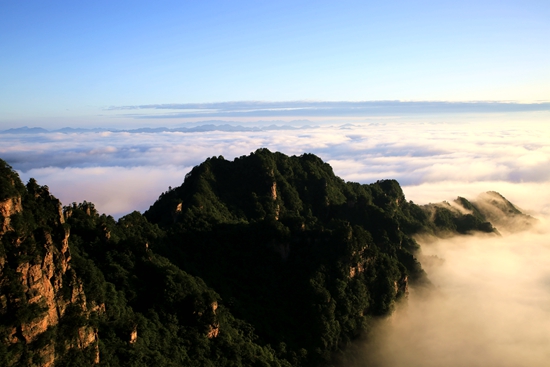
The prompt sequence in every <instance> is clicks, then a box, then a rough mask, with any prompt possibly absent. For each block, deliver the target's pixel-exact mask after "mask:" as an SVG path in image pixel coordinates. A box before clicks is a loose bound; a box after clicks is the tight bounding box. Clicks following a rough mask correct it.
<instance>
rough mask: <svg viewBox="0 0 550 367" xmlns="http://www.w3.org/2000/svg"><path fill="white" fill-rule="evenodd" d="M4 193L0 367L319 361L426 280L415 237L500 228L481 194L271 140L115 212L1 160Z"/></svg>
mask: <svg viewBox="0 0 550 367" xmlns="http://www.w3.org/2000/svg"><path fill="white" fill-rule="evenodd" d="M488 195H489V196H488V198H489V199H488V201H487V202H488V203H489V204H490V205H492V208H493V209H494V208H500V209H499V210H501V211H502V212H505V214H506V215H508V216H522V218H523V219H524V220H525V222H526V223H528V222H530V221H531V220H532V219H531V218H530V217H528V216H524V215H523V214H522V213H521V212H519V211H518V210H517V209H516V208H515V207H514V206H513V205H512V204H510V203H509V202H508V201H506V200H505V199H504V198H503V197H502V196H500V195H499V194H497V193H489V194H488ZM491 203H492V204H491ZM489 204H487V205H489ZM0 205H1V207H0V222H2V228H1V232H0V260H1V261H0V287H1V291H2V293H1V296H0V301H1V302H0V362H1V363H2V365H6V366H15V365H29V366H30V365H44V366H46V365H47V366H53V365H55V366H64V365H72V366H89V365H94V364H99V365H104V366H150V365H158V366H330V365H333V364H335V363H337V361H338V360H339V359H341V358H344V357H343V356H344V351H345V350H346V347H347V346H348V345H349V343H351V342H352V341H353V340H354V339H356V338H357V337H359V336H360V335H363V334H365V333H368V331H369V329H370V327H371V324H372V320H373V318H376V317H380V316H384V315H387V314H389V313H390V312H391V310H392V307H393V305H394V304H395V302H396V301H398V300H399V299H401V298H403V297H406V295H407V292H408V287H409V286H418V287H428V288H429V287H430V281H429V280H428V278H427V276H426V274H425V272H424V271H423V269H422V266H421V264H420V263H419V262H418V261H417V259H416V257H415V253H416V251H417V250H418V248H419V247H418V244H417V243H416V241H415V240H414V238H413V236H414V235H415V234H419V233H429V234H432V235H437V236H449V235H455V234H468V233H472V232H476V231H478V232H485V233H491V234H494V235H498V231H497V230H496V228H495V227H494V226H493V224H491V223H490V222H489V221H488V213H489V211H488V210H487V206H483V205H481V204H479V203H476V202H470V201H468V200H466V199H464V198H458V199H457V200H456V201H455V202H453V203H442V204H437V205H434V204H432V205H426V206H418V205H416V204H414V203H412V202H410V201H407V200H406V199H405V196H404V194H403V192H402V190H401V187H400V186H399V184H398V183H397V181H395V180H381V181H377V182H375V183H373V184H368V185H365V184H358V183H354V182H345V181H344V180H342V179H340V178H339V177H337V176H335V175H334V173H333V171H332V168H331V167H330V166H329V165H328V164H326V163H324V162H323V161H322V160H321V159H320V158H319V157H317V156H315V155H312V154H303V155H301V156H287V155H284V154H282V153H272V152H270V151H269V150H267V149H259V150H257V151H256V152H254V153H251V154H250V155H248V156H243V157H239V158H236V159H234V160H233V161H228V160H226V159H224V158H223V157H221V156H219V157H212V158H209V159H207V160H206V161H205V162H204V163H202V164H200V165H198V166H196V167H194V168H193V169H192V170H191V172H189V173H188V174H187V176H186V178H185V181H184V182H183V183H182V185H181V186H179V187H177V188H174V189H172V188H170V189H169V190H168V191H167V192H164V193H162V194H161V195H160V197H159V198H158V200H157V201H156V202H155V203H154V204H153V205H152V206H151V207H150V208H149V210H147V211H146V212H145V213H143V214H141V213H139V212H133V213H130V214H128V215H126V216H124V217H122V218H120V219H119V220H115V219H113V218H112V217H111V216H107V215H105V214H100V213H98V212H97V210H96V209H95V207H94V205H93V203H89V202H83V203H72V204H70V205H67V206H65V207H62V206H61V203H59V201H58V200H57V199H56V198H55V197H53V196H52V195H51V194H50V193H49V191H48V187H47V186H40V185H39V184H38V183H37V182H36V181H35V180H33V179H31V180H30V181H29V182H28V184H27V185H26V186H25V185H24V184H23V183H21V181H20V179H19V177H18V175H17V173H16V172H15V171H14V170H13V169H12V168H11V167H10V166H9V165H8V164H7V163H5V162H4V161H0ZM491 213H494V210H493V211H491Z"/></svg>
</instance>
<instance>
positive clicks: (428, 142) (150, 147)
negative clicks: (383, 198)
mask: <svg viewBox="0 0 550 367" xmlns="http://www.w3.org/2000/svg"><path fill="white" fill-rule="evenodd" d="M549 141H550V129H549V128H548V127H547V126H546V124H544V123H540V122H537V123H535V122H533V123H526V122H524V121H521V120H519V121H517V120H514V121H508V122H506V123H503V122H499V121H489V122H484V120H483V119H481V118H480V120H475V119H473V120H472V119H470V120H469V121H467V122H453V123H423V122H421V121H420V122H419V121H413V122H401V121H397V122H396V121H394V122H383V120H381V121H377V122H353V123H352V124H346V123H341V124H320V125H318V126H316V127H305V128H292V129H291V128H288V129H282V130H261V131H234V132H228V131H218V130H215V129H212V130H211V131H202V132H156V133H155V132H153V133H131V132H116V131H115V132H109V131H104V132H77V133H59V132H57V133H40V134H0V158H2V159H4V160H6V161H7V162H8V163H10V164H11V165H12V166H13V167H14V168H15V169H16V170H18V171H19V173H20V175H21V177H22V179H23V180H24V181H26V180H28V179H29V178H30V177H34V178H36V179H37V180H38V182H39V183H40V184H42V185H48V186H49V187H50V190H51V192H52V193H53V194H54V195H55V196H57V197H58V198H59V199H60V200H61V201H62V202H63V203H71V202H74V201H76V202H81V201H82V200H87V201H91V202H93V203H95V204H96V207H97V208H98V210H99V211H100V212H105V213H107V214H111V215H113V216H115V217H119V216H121V215H124V214H127V213H129V212H131V211H133V210H139V211H144V210H146V209H147V208H148V206H149V205H151V204H152V203H153V202H154V201H155V199H156V198H157V197H158V196H159V195H160V193H161V192H164V191H166V190H167V189H168V187H169V186H172V187H176V186H179V185H180V184H181V183H182V181H183V178H184V177H185V174H186V173H187V172H188V171H189V170H190V169H191V168H192V167H193V166H195V165H197V164H200V163H201V162H202V161H204V160H205V159H206V158H207V157H210V156H219V155H223V156H224V157H225V158H226V159H230V160H231V159H233V158H235V157H238V156H242V155H247V154H250V152H253V151H255V150H256V149H258V148H260V147H266V148H268V149H270V150H272V151H280V152H284V153H286V154H288V155H300V154H303V153H306V152H307V153H314V154H317V155H318V156H319V157H321V158H322V159H323V160H324V161H326V162H328V163H330V164H331V165H332V167H333V169H334V171H335V173H336V174H337V175H339V176H340V177H342V178H343V179H345V180H347V181H357V182H361V183H370V182H374V181H376V180H379V179H385V178H394V179H397V180H398V181H399V182H400V183H401V185H402V186H403V187H404V191H405V194H406V196H407V198H408V199H409V200H413V201H414V202H417V203H428V202H434V201H436V202H438V201H441V200H448V199H451V198H453V197H456V196H457V195H461V196H466V197H471V196H472V195H477V194H478V193H480V192H483V191H487V190H495V191H499V192H501V193H502V194H503V195H504V196H506V197H507V198H508V199H509V200H512V201H513V202H515V203H517V204H518V205H520V206H521V207H523V208H525V209H528V210H533V211H535V212H539V213H544V214H549V213H550V206H549V205H548V203H549V202H550V200H549V199H550V190H548V187H549V186H548V182H550V145H549V144H548V142H549Z"/></svg>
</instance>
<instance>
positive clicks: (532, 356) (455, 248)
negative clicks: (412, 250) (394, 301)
mask: <svg viewBox="0 0 550 367" xmlns="http://www.w3.org/2000/svg"><path fill="white" fill-rule="evenodd" d="M546 223H547V222H546V221H542V222H541V225H540V226H538V227H537V230H535V231H532V232H523V233H516V234H513V235H507V236H503V237H491V236H485V237H474V236H470V237H463V236H462V237H455V238H452V239H446V240H439V241H436V242H432V243H426V242H425V241H424V243H422V254H421V256H420V261H421V262H422V264H423V266H424V268H425V270H426V271H427V273H428V276H429V277H430V279H431V281H432V282H433V283H434V285H435V287H436V289H435V290H434V291H431V292H420V291H418V290H416V289H414V288H412V289H411V292H410V296H409V299H408V301H407V302H405V303H403V304H400V305H399V306H398V307H397V309H396V312H395V313H394V314H393V315H392V316H391V317H390V318H388V319H387V320H384V321H380V322H379V323H378V324H377V326H376V328H375V331H374V332H373V334H372V335H371V337H370V339H369V340H370V341H369V342H361V343H359V344H358V345H356V346H354V348H352V350H353V354H350V356H349V357H350V359H354V361H353V362H352V361H348V362H347V363H345V364H344V365H345V366H348V367H360V366H374V367H390V366H391V367H399V366H408V367H411V366H412V367H415V366H418V367H420V366H422V367H431V366H433V367H441V366H446V367H466V366H470V367H472V366H499V367H508V366H509V367H516V366H531V367H537V366H541V367H542V366H547V365H548V361H549V360H550V348H549V347H548V346H549V345H550V267H549V266H548V264H549V263H550V234H549V233H548V231H547V230H546V228H547V227H546Z"/></svg>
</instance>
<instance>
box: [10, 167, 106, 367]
mask: <svg viewBox="0 0 550 367" xmlns="http://www.w3.org/2000/svg"><path fill="white" fill-rule="evenodd" d="M0 163H1V164H2V167H0V171H1V172H0V175H1V176H2V181H1V182H0V185H1V186H0V198H2V200H1V201H0V224H1V228H0V289H1V293H0V320H1V322H0V358H1V360H0V364H2V365H5V366H15V365H38V366H52V365H53V364H54V362H55V361H57V360H61V359H62V358H63V356H64V355H66V354H68V353H73V352H74V351H75V350H78V351H82V352H84V351H85V352H86V353H87V355H88V356H89V358H90V359H91V360H93V361H94V362H96V363H97V362H99V349H98V339H97V330H95V329H94V328H93V327H90V326H89V323H88V322H87V320H88V319H89V318H90V316H91V314H92V313H93V312H101V309H102V307H101V306H100V305H91V304H88V303H87V302H86V296H85V294H84V291H83V289H82V283H81V282H80V280H79V279H78V278H77V277H76V275H75V273H74V271H72V269H71V255H70V251H69V245H68V238H69V230H68V228H67V226H66V225H65V223H64V219H63V216H62V211H61V203H60V202H59V201H58V200H57V199H55V198H54V197H53V196H51V195H50V194H49V192H48V188H47V187H45V186H38V185H37V184H36V182H35V181H34V180H31V181H30V182H29V184H28V185H27V186H26V187H25V186H23V184H22V183H21V182H20V180H19V177H18V176H17V174H16V173H15V172H14V171H12V170H11V167H9V166H8V165H6V164H5V163H4V162H0Z"/></svg>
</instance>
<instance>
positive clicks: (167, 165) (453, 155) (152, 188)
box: [0, 117, 550, 367]
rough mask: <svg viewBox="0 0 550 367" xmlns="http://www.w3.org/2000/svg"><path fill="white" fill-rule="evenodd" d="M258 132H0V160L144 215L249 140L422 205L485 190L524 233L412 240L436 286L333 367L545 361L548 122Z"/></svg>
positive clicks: (67, 196) (549, 321) (117, 210)
mask: <svg viewBox="0 0 550 367" xmlns="http://www.w3.org/2000/svg"><path fill="white" fill-rule="evenodd" d="M347 122H349V121H343V122H342V123H324V124H323V123H321V124H318V126H315V127H301V128H285V129H277V130H274V129H271V130H270V129H267V130H258V131H233V132H228V131H219V130H216V129H215V128H212V129H210V130H209V131H202V132H174V131H165V132H150V133H135V132H134V133H132V132H91V131H90V132H76V133H60V132H56V133H40V134H0V158H2V159H4V160H6V161H8V163H10V164H11V165H12V166H13V167H14V168H15V169H17V170H18V171H19V173H20V176H21V177H22V179H23V180H24V181H26V180H28V179H29V178H30V177H34V178H36V179H37V180H38V182H39V184H42V185H48V186H49V188H50V191H51V192H52V193H53V194H54V195H55V196H57V197H58V198H60V199H61V201H62V202H63V203H64V204H68V203H71V202H74V201H76V202H81V201H83V200H87V201H91V202H93V203H95V204H96V207H97V208H98V210H99V211H100V212H105V213H107V214H111V215H113V216H115V217H119V216H121V215H124V214H126V213H129V212H131V211H133V210H139V211H144V210H146V209H147V208H148V207H149V205H151V204H152V203H153V202H154V201H155V200H156V198H157V197H158V196H159V194H160V193H161V192H163V191H166V190H167V189H168V187H169V186H172V187H176V186H178V185H180V184H181V183H182V182H183V179H184V177H185V174H186V173H187V172H188V171H189V170H190V169H191V168H192V167H193V166H194V165H197V164H199V163H201V162H202V161H204V160H205V159H206V158H207V157H210V156H219V155H223V156H224V157H225V158H226V159H233V158H234V157H238V156H242V155H248V154H249V153H250V152H253V151H255V150H256V149H258V148H260V147H266V148H268V149H270V150H272V151H280V152H283V153H285V154H288V155H300V154H303V153H305V152H307V153H314V154H316V155H318V156H319V157H321V158H322V159H323V160H325V161H327V162H328V163H330V164H331V166H332V167H333V169H334V172H335V173H336V174H337V175H338V176H340V177H342V178H343V179H345V180H347V181H357V182H361V183H369V182H374V181H376V180H379V179H385V178H394V179H397V180H398V181H399V182H400V183H401V185H402V186H403V190H404V192H405V195H406V197H407V199H409V200H413V201H414V202H415V203H418V204H424V203H429V202H440V201H442V200H453V199H454V198H456V196H458V195H460V196H464V197H467V198H472V199H474V198H475V197H476V196H477V194H479V193H481V192H484V191H488V190H494V191H498V192H500V193H501V194H502V195H504V196H505V197H506V198H507V199H509V200H510V201H512V202H513V203H515V204H516V205H517V206H518V207H519V208H520V209H522V210H524V211H525V212H527V213H530V214H531V215H533V216H535V217H537V218H539V219H540V225H539V226H538V227H537V228H536V230H534V231H532V232H520V233H515V234H506V233H505V232H506V231H502V232H503V233H504V234H503V236H502V237H475V236H469V237H457V238H453V239H447V240H441V241H436V242H426V241H422V240H421V239H420V240H419V241H420V242H421V245H422V251H421V253H420V254H419V258H420V259H421V261H422V263H423V264H424V267H425V269H426V271H427V273H428V276H429V278H430V279H431V281H432V282H433V283H434V285H435V288H436V290H435V291H433V292H430V293H429V294H426V293H421V292H417V291H416V290H415V289H414V288H411V292H410V296H409V299H408V301H407V302H406V303H404V304H401V305H399V306H398V307H397V309H396V312H395V313H394V314H393V316H392V317H391V318H389V319H386V320H381V321H379V322H377V323H376V329H375V330H376V331H375V332H374V334H373V335H372V336H371V338H370V339H369V341H366V342H360V343H358V344H357V345H356V346H355V347H354V348H353V353H351V352H350V356H352V357H350V359H349V360H348V361H347V362H346V363H345V365H346V366H349V367H356V366H367V365H368V366H380V367H389V366H392V367H399V366H424V367H427V366H428V367H429V366H450V367H455V366H501V367H506V366H546V365H547V363H548V360H550V348H548V346H549V345H550V266H549V264H550V234H549V231H548V226H547V223H548V221H547V217H548V216H550V145H549V144H548V143H549V142H550V126H549V125H548V124H547V123H545V122H546V121H542V122H541V121H538V122H537V121H528V120H522V119H521V118H514V119H508V120H506V121H504V120H503V121H499V120H498V119H485V118H482V117H480V118H469V119H467V120H464V121H456V120H454V121H452V122H448V123H445V122H438V123H429V122H423V121H422V120H421V119H420V120H418V119H417V120H411V121H386V120H383V119H380V120H378V121H372V120H368V121H357V120H354V121H352V122H351V123H347Z"/></svg>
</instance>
